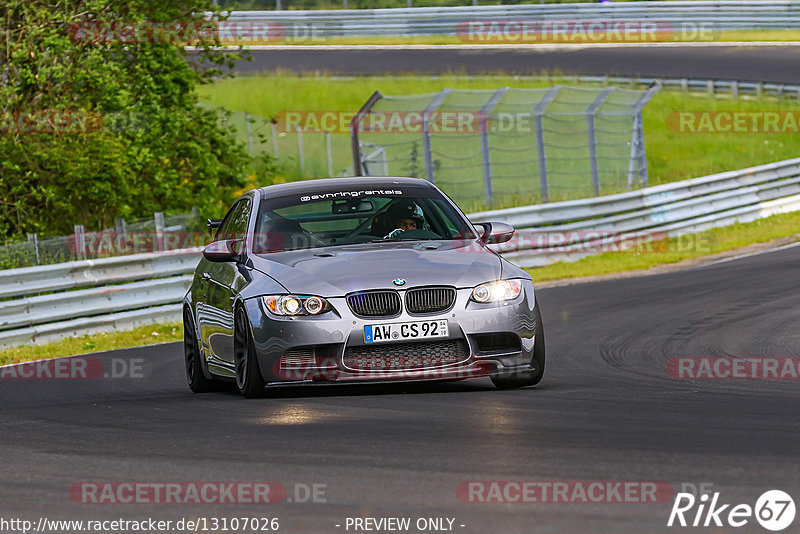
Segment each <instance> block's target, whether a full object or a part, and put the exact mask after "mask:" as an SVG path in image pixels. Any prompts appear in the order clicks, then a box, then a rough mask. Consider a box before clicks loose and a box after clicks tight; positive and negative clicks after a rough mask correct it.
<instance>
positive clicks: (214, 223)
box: [206, 219, 222, 238]
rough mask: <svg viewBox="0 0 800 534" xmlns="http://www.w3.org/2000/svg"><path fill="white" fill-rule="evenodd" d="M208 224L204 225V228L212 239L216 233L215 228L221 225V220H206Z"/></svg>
mask: <svg viewBox="0 0 800 534" xmlns="http://www.w3.org/2000/svg"><path fill="white" fill-rule="evenodd" d="M206 220H207V221H208V222H207V223H206V228H208V235H210V236H211V237H212V238H213V237H214V232H216V230H217V228H219V226H220V225H221V224H222V219H206Z"/></svg>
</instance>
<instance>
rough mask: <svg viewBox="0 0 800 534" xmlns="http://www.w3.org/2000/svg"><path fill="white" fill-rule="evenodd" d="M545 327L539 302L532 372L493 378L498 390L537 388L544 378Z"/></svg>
mask: <svg viewBox="0 0 800 534" xmlns="http://www.w3.org/2000/svg"><path fill="white" fill-rule="evenodd" d="M544 362H545V356H544V325H543V324H542V314H541V313H540V312H539V302H538V301H537V302H536V341H534V343H533V359H532V360H531V364H530V366H531V368H530V370H527V371H523V372H521V373H516V375H515V376H513V377H491V379H492V383H493V384H494V385H495V387H497V388H498V389H513V388H524V387H528V386H535V385H536V384H538V383H539V382H541V381H542V377H544Z"/></svg>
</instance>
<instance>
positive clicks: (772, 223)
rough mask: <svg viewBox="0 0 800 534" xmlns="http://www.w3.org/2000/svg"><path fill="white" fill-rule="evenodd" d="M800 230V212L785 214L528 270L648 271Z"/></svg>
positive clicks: (543, 276) (553, 276)
mask: <svg viewBox="0 0 800 534" xmlns="http://www.w3.org/2000/svg"><path fill="white" fill-rule="evenodd" d="M798 232H800V212H794V213H783V214H779V215H773V216H771V217H766V218H764V219H760V220H758V221H753V222H749V223H737V224H733V225H731V226H724V227H721V228H714V229H711V230H707V231H705V232H700V233H697V234H687V235H684V236H680V237H676V238H672V239H669V240H664V241H661V242H658V243H653V244H651V246H650V247H648V249H649V250H645V249H643V248H640V249H639V250H635V251H630V252H605V253H603V254H598V255H595V256H589V257H587V258H583V259H581V260H578V261H576V262H571V263H554V264H552V265H548V266H546V267H537V268H532V269H526V271H528V272H529V273H530V274H531V276H532V277H533V280H534V282H547V281H553V280H563V279H569V278H582V277H589V276H599V275H607V274H614V273H624V272H630V271H645V270H648V269H653V268H655V267H660V266H664V265H670V264H676V263H678V262H683V261H687V260H695V259H699V258H703V257H704V256H712V255H715V254H719V253H722V252H728V251H732V250H736V249H741V248H743V247H746V246H748V245H753V244H757V243H768V242H770V241H773V240H776V239H780V238H792V240H793V241H797V240H800V233H798Z"/></svg>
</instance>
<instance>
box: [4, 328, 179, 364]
mask: <svg viewBox="0 0 800 534" xmlns="http://www.w3.org/2000/svg"><path fill="white" fill-rule="evenodd" d="M182 339H183V324H182V323H164V324H151V325H146V326H140V327H138V328H135V329H133V330H123V331H117V332H102V333H99V334H89V335H85V336H79V337H71V338H67V339H62V340H60V341H54V342H52V343H46V344H43V345H23V346H20V347H14V348H9V349H4V350H2V351H0V365H6V364H9V363H19V362H29V361H33V360H44V359H48V358H59V357H61V356H75V355H77V354H89V353H92V352H101V351H105V350H117V349H127V348H131V347H141V346H144V345H153V344H156V343H164V342H166V341H179V340H182Z"/></svg>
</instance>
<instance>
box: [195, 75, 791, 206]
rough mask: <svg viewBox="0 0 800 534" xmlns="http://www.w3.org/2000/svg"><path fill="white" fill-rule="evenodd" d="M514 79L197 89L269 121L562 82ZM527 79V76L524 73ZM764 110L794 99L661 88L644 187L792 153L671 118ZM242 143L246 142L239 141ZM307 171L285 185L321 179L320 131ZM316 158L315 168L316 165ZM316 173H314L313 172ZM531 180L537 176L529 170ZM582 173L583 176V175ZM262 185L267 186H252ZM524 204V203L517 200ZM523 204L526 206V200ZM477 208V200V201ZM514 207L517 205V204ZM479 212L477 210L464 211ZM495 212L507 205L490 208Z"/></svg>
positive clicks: (312, 138) (338, 155) (339, 158)
mask: <svg viewBox="0 0 800 534" xmlns="http://www.w3.org/2000/svg"><path fill="white" fill-rule="evenodd" d="M536 74H537V73H527V74H526V75H525V76H522V75H519V76H514V75H502V74H498V75H486V76H466V75H460V74H445V75H441V76H359V77H334V76H328V75H324V74H315V75H296V74H292V73H287V72H275V73H271V74H262V75H252V76H241V77H237V78H233V79H221V80H218V81H216V82H215V83H213V84H209V85H206V86H202V87H200V88H199V96H200V99H201V100H202V101H204V102H207V103H209V104H212V105H215V106H221V107H224V108H227V109H230V110H234V111H240V112H248V113H251V114H252V115H255V116H258V117H263V118H266V119H270V118H272V117H274V116H276V115H277V114H278V113H280V112H286V111H301V112H302V111H355V110H358V109H359V108H360V107H361V106H362V105H363V104H364V102H365V101H366V100H367V98H369V96H370V95H371V94H372V93H373V92H374V91H375V90H379V91H381V92H382V93H383V94H385V95H395V96H396V95H412V94H413V95H419V94H426V93H433V92H436V91H439V90H441V89H444V88H453V89H473V90H494V89H497V88H499V87H504V86H509V87H516V88H541V87H550V86H552V85H554V84H556V83H564V84H566V85H572V83H571V82H564V81H563V80H561V79H560V78H559V76H558V75H553V76H551V77H550V79H549V80H547V79H545V80H542V79H537V78H533V77H531V76H534V75H536ZM529 75H530V76H529ZM719 111H735V112H753V113H755V112H766V111H777V112H786V111H794V112H798V111H800V102H798V101H794V100H788V99H784V100H778V99H766V98H765V99H762V100H757V99H754V98H740V99H733V98H730V97H722V96H716V97H714V96H709V95H707V94H695V93H682V92H679V91H668V90H662V91H660V92H659V93H657V94H656V95H655V97H654V98H653V99H652V100H651V101H650V103H648V104H647V106H645V108H644V113H643V118H644V131H645V143H646V148H647V163H648V171H649V176H650V185H657V184H661V183H668V182H674V181H678V180H685V179H688V178H695V177H698V176H705V175H708V174H714V173H718V172H723V171H729V170H732V169H740V168H745V167H750V166H754V165H760V164H764V163H771V162H774V161H779V160H783V159H789V158H793V157H796V156H797V143H796V137H797V135H798V134H800V131H794V130H793V129H791V128H787V129H782V131H780V132H777V133H776V132H772V133H747V132H746V131H745V130H746V128H745V129H743V130H740V131H737V132H728V133H689V132H682V131H676V123H675V120H674V119H675V116H676V115H675V114H676V113H679V112H699V113H702V112H712V113H713V112H719ZM259 133H262V134H264V137H263V138H262V139H261V140H259V139H256V143H257V145H256V149H259V148H260V149H263V150H271V147H272V145H273V140H272V139H271V132H270V128H269V127H264V128H261V129H260V130H259ZM278 137H279V139H276V140H274V141H275V142H276V143H278V144H279V145H280V148H279V157H280V158H281V159H282V160H283V159H285V158H287V157H288V158H296V154H297V139H296V135H294V134H283V135H279V136H278ZM331 137H332V138H333V140H332V145H333V153H334V160H335V161H334V167H335V168H336V171H337V172H338V171H339V170H340V169H341V168H343V167H342V166H343V165H346V164H347V162H349V158H350V151H349V135H348V134H346V133H341V134H332V135H331ZM245 139H246V138H245ZM303 139H304V143H305V145H306V153H305V161H306V169H305V172H303V173H301V172H299V169H295V170H294V171H287V175H286V176H285V179H286V180H297V179H306V178H318V177H323V176H327V163H326V161H327V160H326V157H325V149H324V147H325V140H324V134H320V133H316V134H315V133H310V132H309V133H305V134H304V137H303ZM315 161H316V162H317V163H318V164H316V163H315ZM314 169H316V170H314ZM532 173H533V175H534V176H535V175H536V172H535V171H532ZM587 176H588V171H587ZM256 185H268V184H256ZM523 203H525V202H523ZM527 203H529V202H527ZM478 204H480V202H478ZM517 205H519V204H517ZM462 207H463V208H464V209H465V210H469V211H472V210H477V209H480V208H481V206H478V205H476V206H475V207H473V206H467V205H463V206H462ZM492 207H493V208H501V207H508V206H505V205H503V206H500V205H497V206H492Z"/></svg>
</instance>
